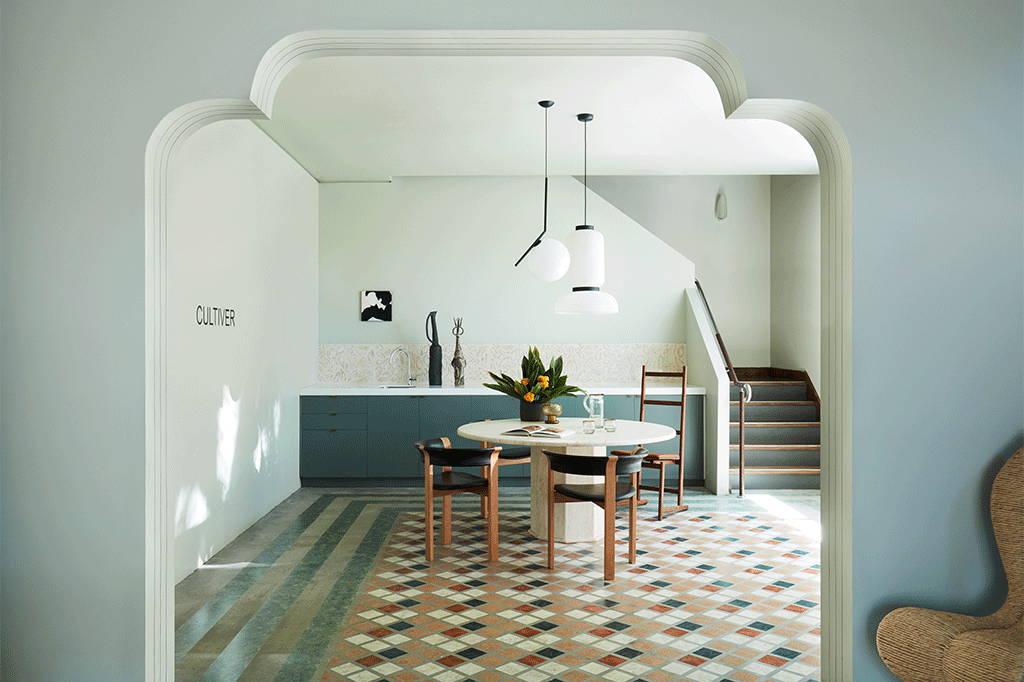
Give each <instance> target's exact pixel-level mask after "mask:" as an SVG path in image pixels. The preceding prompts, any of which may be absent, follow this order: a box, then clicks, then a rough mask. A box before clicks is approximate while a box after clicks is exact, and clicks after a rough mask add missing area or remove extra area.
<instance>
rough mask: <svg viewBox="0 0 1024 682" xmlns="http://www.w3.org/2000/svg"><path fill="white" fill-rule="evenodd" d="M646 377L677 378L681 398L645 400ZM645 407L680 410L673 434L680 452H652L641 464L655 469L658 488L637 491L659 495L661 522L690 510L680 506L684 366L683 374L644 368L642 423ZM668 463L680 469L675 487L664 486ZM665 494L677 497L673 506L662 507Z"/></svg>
mask: <svg viewBox="0 0 1024 682" xmlns="http://www.w3.org/2000/svg"><path fill="white" fill-rule="evenodd" d="M647 377H670V378H678V379H679V380H680V388H681V390H682V393H681V394H680V399H679V400H658V399H649V398H648V397H647ZM647 405H670V406H678V407H679V428H678V429H676V435H677V436H678V437H679V451H678V452H675V453H666V454H660V453H653V452H652V453H651V454H649V455H647V457H646V458H645V459H644V463H643V465H642V466H643V468H645V469H657V470H658V485H641V486H640V490H653V491H656V492H657V493H658V520H659V521H661V520H662V519H664V518H665V514H672V513H674V512H680V511H686V510H687V509H689V508H690V506H689V505H687V504H683V480H684V472H685V469H686V460H685V458H684V450H685V449H686V365H683V369H682V371H679V372H653V371H648V370H647V365H644V366H643V368H642V370H641V376H640V421H644V418H645V417H646V415H647V411H646V407H647ZM623 453H624V451H623V450H613V451H612V454H623ZM670 464H677V465H678V467H679V472H678V474H679V475H678V477H677V478H676V482H675V487H674V488H666V487H665V470H666V469H667V468H668V466H669V465H670ZM665 493H670V494H674V495H675V496H676V503H675V504H674V505H670V506H666V505H665ZM645 502H646V500H644V501H642V502H641V503H640V504H644V503H645Z"/></svg>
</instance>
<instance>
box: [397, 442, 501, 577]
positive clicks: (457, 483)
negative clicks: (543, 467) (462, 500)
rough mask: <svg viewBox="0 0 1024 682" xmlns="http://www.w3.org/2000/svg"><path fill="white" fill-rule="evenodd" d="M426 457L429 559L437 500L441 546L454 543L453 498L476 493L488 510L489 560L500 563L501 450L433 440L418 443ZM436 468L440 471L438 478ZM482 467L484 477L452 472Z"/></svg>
mask: <svg viewBox="0 0 1024 682" xmlns="http://www.w3.org/2000/svg"><path fill="white" fill-rule="evenodd" d="M416 449H417V450H419V451H420V453H421V454H422V455H423V497H424V507H423V509H424V523H425V525H426V550H425V554H426V558H427V561H433V559H434V500H435V499H436V498H438V497H440V498H441V544H442V545H447V544H450V543H451V541H452V495H456V494H458V493H473V494H474V495H479V496H480V498H481V501H482V502H483V503H485V504H486V506H487V512H488V513H487V558H488V560H489V561H497V560H498V458H499V456H500V455H501V448H500V447H493V448H453V447H452V443H451V441H450V440H449V439H447V438H432V439H430V440H426V441H420V442H418V443H416ZM434 467H441V473H440V474H437V475H436V476H435V474H434ZM476 467H480V469H481V474H482V475H481V476H477V475H475V474H470V473H465V472H462V471H453V470H452V469H457V468H476Z"/></svg>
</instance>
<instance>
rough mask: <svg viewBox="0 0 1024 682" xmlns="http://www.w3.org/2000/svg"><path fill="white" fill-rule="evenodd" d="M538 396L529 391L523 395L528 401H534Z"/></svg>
mask: <svg viewBox="0 0 1024 682" xmlns="http://www.w3.org/2000/svg"><path fill="white" fill-rule="evenodd" d="M536 398H537V396H535V395H534V394H532V393H527V394H526V395H524V396H523V400H525V401H526V402H528V403H532V402H533V401H534V400H535V399H536Z"/></svg>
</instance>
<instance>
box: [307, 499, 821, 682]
mask: <svg viewBox="0 0 1024 682" xmlns="http://www.w3.org/2000/svg"><path fill="white" fill-rule="evenodd" d="M638 525H639V531H640V536H639V538H638V548H639V550H638V557H637V563H636V564H635V565H629V564H627V563H626V543H625V538H626V529H625V527H624V526H620V527H619V532H618V537H619V538H621V539H622V541H621V542H619V543H618V546H617V550H618V551H617V554H618V565H617V567H616V580H615V581H614V582H611V583H605V582H604V580H603V579H602V570H601V557H602V554H601V544H600V543H578V544H572V545H565V544H560V545H557V546H556V552H557V556H556V569H555V570H554V571H548V570H547V569H546V568H544V567H543V565H542V562H543V561H544V556H545V551H546V548H545V545H544V543H543V542H541V541H539V540H536V539H535V538H533V537H532V536H531V535H530V534H529V532H528V530H527V529H528V527H529V518H528V516H527V515H526V514H524V513H521V512H503V513H502V537H501V539H502V543H501V561H500V562H498V563H497V564H494V565H489V564H488V563H487V562H486V552H485V550H484V546H485V545H484V540H485V537H484V526H483V523H482V521H481V520H480V519H479V517H477V516H476V515H475V514H472V513H466V512H463V513H457V514H456V515H455V517H454V528H455V529H456V532H455V533H454V535H455V543H453V544H452V545H449V546H447V547H442V548H440V551H439V552H438V554H437V557H436V558H435V560H434V562H433V563H427V562H426V561H425V560H424V558H423V528H422V519H421V517H419V516H418V515H416V514H412V513H409V514H405V515H403V517H402V518H401V520H400V521H399V523H398V524H397V526H396V528H395V530H394V532H393V534H392V536H391V538H390V539H389V542H388V544H387V547H386V548H385V550H384V552H383V555H382V556H381V558H380V560H379V561H378V564H377V566H376V568H375V569H374V570H373V572H372V573H371V575H370V577H369V578H368V579H367V581H366V583H365V584H364V586H363V589H362V592H361V597H360V598H359V599H358V600H357V601H356V603H355V604H354V606H353V608H352V612H351V613H352V615H351V617H350V619H349V621H348V623H347V624H346V625H345V627H344V629H343V630H342V631H341V632H340V633H339V636H338V637H337V639H336V641H335V644H334V646H333V651H332V654H331V656H330V658H329V661H328V663H327V666H326V668H325V669H324V671H323V674H322V679H324V680H337V679H350V680H380V679H388V680H414V679H424V678H429V679H435V680H441V681H442V682H443V681H445V680H453V681H455V680H467V679H473V680H499V679H510V678H514V679H521V680H538V681H539V680H554V679H558V680H583V679H607V680H623V681H626V680H641V679H643V680H652V681H653V680H670V679H680V678H682V679H688V680H708V681H719V680H733V681H735V682H751V681H753V680H792V681H793V682H800V681H804V680H814V679H815V678H816V676H817V675H818V665H819V658H818V656H819V639H820V629H819V596H818V595H819V573H820V566H819V561H820V559H819V556H818V554H819V552H818V546H817V544H816V541H815V540H814V539H812V538H809V537H806V536H804V535H803V534H802V531H801V530H800V528H799V527H798V526H797V525H793V524H790V523H789V522H787V521H786V520H782V519H776V518H772V517H771V516H768V515H765V514H756V515H755V514H735V513H734V514H728V513H686V512H683V513H679V514H675V515H673V516H671V517H669V518H667V519H665V520H664V521H662V522H657V521H653V520H650V519H647V518H644V519H642V520H641V521H640V522H639V524H638Z"/></svg>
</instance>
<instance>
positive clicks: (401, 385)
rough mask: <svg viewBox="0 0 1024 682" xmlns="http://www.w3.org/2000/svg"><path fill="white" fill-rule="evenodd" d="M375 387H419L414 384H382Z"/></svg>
mask: <svg viewBox="0 0 1024 682" xmlns="http://www.w3.org/2000/svg"><path fill="white" fill-rule="evenodd" d="M377 388H419V387H418V386H417V385H416V384H411V385H410V384H384V385H383V386H378V387H377Z"/></svg>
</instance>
